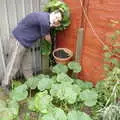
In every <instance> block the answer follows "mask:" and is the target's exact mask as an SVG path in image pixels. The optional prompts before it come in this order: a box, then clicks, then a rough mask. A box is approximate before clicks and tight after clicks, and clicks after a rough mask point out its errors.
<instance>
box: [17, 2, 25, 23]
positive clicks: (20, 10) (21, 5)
mask: <svg viewBox="0 0 120 120" xmlns="http://www.w3.org/2000/svg"><path fill="white" fill-rule="evenodd" d="M15 4H16V15H17V22H19V21H20V20H21V19H22V18H23V17H24V16H25V6H24V0H15Z"/></svg>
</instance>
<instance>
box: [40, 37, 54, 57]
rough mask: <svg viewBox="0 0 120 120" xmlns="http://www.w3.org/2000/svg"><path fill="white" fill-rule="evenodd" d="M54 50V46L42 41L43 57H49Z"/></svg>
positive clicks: (41, 50)
mask: <svg viewBox="0 0 120 120" xmlns="http://www.w3.org/2000/svg"><path fill="white" fill-rule="evenodd" d="M51 50H52V44H51V43H49V42H48V41H47V40H44V39H43V40H41V41H40V53H41V54H42V55H47V56H49V55H50V53H51Z"/></svg>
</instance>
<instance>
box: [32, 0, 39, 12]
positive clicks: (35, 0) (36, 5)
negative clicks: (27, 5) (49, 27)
mask: <svg viewBox="0 0 120 120" xmlns="http://www.w3.org/2000/svg"><path fill="white" fill-rule="evenodd" d="M39 2H40V0H32V7H33V11H37V12H39Z"/></svg>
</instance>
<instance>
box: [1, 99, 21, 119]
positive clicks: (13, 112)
mask: <svg viewBox="0 0 120 120" xmlns="http://www.w3.org/2000/svg"><path fill="white" fill-rule="evenodd" d="M1 103H3V106H1V107H0V120H13V119H15V118H16V117H17V116H18V112H19V105H18V103H17V102H16V101H13V100H12V101H9V102H8V104H7V103H5V102H3V101H1ZM5 104H6V105H5Z"/></svg>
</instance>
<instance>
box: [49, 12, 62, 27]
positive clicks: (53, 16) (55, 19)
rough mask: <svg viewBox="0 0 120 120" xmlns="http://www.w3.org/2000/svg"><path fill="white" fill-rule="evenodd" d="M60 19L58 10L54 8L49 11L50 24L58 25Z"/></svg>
mask: <svg viewBox="0 0 120 120" xmlns="http://www.w3.org/2000/svg"><path fill="white" fill-rule="evenodd" d="M61 21H62V13H61V12H60V11H59V10H56V11H54V12H52V13H50V26H51V27H59V26H60V25H61Z"/></svg>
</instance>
